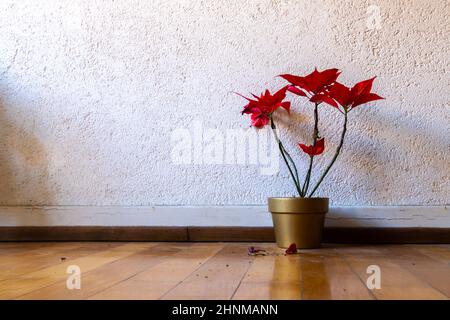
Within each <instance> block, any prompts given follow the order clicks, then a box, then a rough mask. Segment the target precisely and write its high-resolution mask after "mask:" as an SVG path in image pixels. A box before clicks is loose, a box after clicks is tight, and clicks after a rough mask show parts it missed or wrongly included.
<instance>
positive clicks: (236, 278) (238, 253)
mask: <svg viewBox="0 0 450 320" xmlns="http://www.w3.org/2000/svg"><path fill="white" fill-rule="evenodd" d="M247 247H248V245H246V244H227V245H226V246H225V247H224V248H223V249H222V250H220V251H219V252H218V253H217V254H216V255H215V256H214V257H212V258H211V259H209V260H208V261H207V262H206V263H205V264H204V265H203V266H201V267H200V268H199V269H198V270H197V271H196V272H194V273H193V274H191V275H190V276H189V277H188V278H187V279H186V280H184V281H183V282H182V283H180V284H179V285H178V286H176V287H175V288H174V289H172V290H170V291H169V292H168V293H167V294H166V295H165V296H163V299H175V300H178V299H199V300H217V299H223V300H228V299H231V297H232V296H233V294H234V292H235V291H236V289H237V288H238V286H239V284H240V282H241V280H242V278H243V277H244V275H245V273H246V272H247V270H248V268H249V266H250V263H251V261H252V257H249V256H248V255H247Z"/></svg>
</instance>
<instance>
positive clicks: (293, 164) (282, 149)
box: [270, 117, 302, 196]
mask: <svg viewBox="0 0 450 320" xmlns="http://www.w3.org/2000/svg"><path fill="white" fill-rule="evenodd" d="M270 126H271V128H272V132H273V135H274V136H275V140H276V141H277V143H278V148H279V149H280V153H281V156H282V157H283V160H284V162H285V163H286V166H287V167H288V169H289V173H290V174H291V177H292V180H294V185H295V188H296V189H297V192H298V194H299V195H300V196H302V192H301V190H300V182H299V179H298V171H297V167H296V166H295V163H294V161H293V160H292V157H291V156H290V155H289V153H288V152H287V151H286V149H285V148H284V146H283V143H282V142H281V140H280V138H279V137H278V134H277V131H276V129H277V128H276V126H275V122H274V121H273V118H272V117H270ZM287 157H289V161H290V162H291V164H292V166H293V167H294V171H295V175H294V172H293V171H292V169H291V166H290V165H289V162H288V159H287Z"/></svg>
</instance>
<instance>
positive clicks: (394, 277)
mask: <svg viewBox="0 0 450 320" xmlns="http://www.w3.org/2000/svg"><path fill="white" fill-rule="evenodd" d="M384 248H385V246H377V247H372V248H371V249H370V251H368V250H367V248H362V250H361V251H358V248H353V249H352V250H346V249H345V248H344V249H337V250H338V252H340V254H342V256H343V257H344V259H345V260H346V261H347V262H348V263H349V265H350V266H351V267H352V269H353V270H354V271H355V272H356V273H357V274H358V275H359V277H360V279H361V281H363V282H367V279H368V277H369V276H370V274H368V273H367V268H368V267H369V266H371V265H376V266H379V267H380V270H381V288H380V289H372V290H371V292H372V294H373V295H374V296H375V297H376V298H377V299H382V300H393V299H395V300H415V299H446V297H445V295H443V294H442V293H441V292H439V291H437V290H435V289H434V288H432V287H431V286H430V285H428V284H427V283H426V282H425V281H423V280H421V279H420V278H418V277H416V276H414V275H413V274H412V273H411V272H409V271H408V270H406V269H405V268H404V267H402V266H400V265H399V264H397V263H396V262H398V260H397V261H394V260H393V259H392V258H393V257H392V255H390V254H389V251H387V250H385V249H384ZM369 252H371V254H369ZM408 263H411V262H410V261H408Z"/></svg>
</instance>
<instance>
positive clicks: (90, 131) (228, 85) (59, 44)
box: [0, 0, 450, 205]
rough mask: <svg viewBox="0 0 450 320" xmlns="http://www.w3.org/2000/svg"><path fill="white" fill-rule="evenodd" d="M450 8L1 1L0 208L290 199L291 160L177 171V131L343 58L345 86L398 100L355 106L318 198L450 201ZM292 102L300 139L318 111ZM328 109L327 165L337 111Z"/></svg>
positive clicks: (304, 1) (327, 2)
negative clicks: (272, 169)
mask: <svg viewBox="0 0 450 320" xmlns="http://www.w3.org/2000/svg"><path fill="white" fill-rule="evenodd" d="M371 4H374V5H377V6H378V8H379V9H380V12H381V20H379V21H378V20H376V16H375V20H373V19H372V18H371V17H374V16H373V15H374V14H376V10H375V11H371V10H372V9H369V12H368V11H367V10H368V7H369V5H371ZM449 15H450V2H449V1H446V0H428V1H423V0H413V1H412V0H404V1H400V0H394V1H392V0H384V1H357V0H353V1H342V0H320V1H319V0H318V1H311V0H246V1H245V0H231V1H230V0H215V1H214V0H206V1H196V0H173V1H167V0H116V1H106V0H104V1H93V0H79V1H75V0H67V1H63V0H60V1H56V0H53V1H50V0H48V1H33V0H15V1H14V0H2V1H1V2H0V205H178V204H179V205H188V204H189V205H202V204H214V205H223V204H228V205H239V204H242V205H249V204H263V203H265V199H266V197H267V196H273V195H289V194H293V188H292V183H291V181H290V180H289V176H288V173H287V171H286V169H285V168H284V167H283V166H282V167H281V168H282V169H281V172H280V173H279V174H278V175H277V176H265V175H261V174H260V168H258V166H255V165H247V166H242V165H225V164H218V165H211V164H209V165H207V164H203V165H201V164H192V165H176V164H174V163H173V159H172V157H171V152H172V149H173V147H174V145H173V143H171V137H172V135H173V132H174V130H177V129H178V130H179V129H181V128H183V127H186V128H191V129H192V126H193V123H194V122H195V121H196V120H197V121H199V123H201V124H202V125H203V127H204V128H210V129H214V128H215V129H219V133H224V132H225V131H226V130H227V129H233V128H246V127H247V126H248V124H249V120H248V119H247V118H244V117H241V116H240V114H239V112H240V110H241V106H242V105H243V101H242V99H240V98H239V97H237V96H235V95H233V94H231V93H230V92H231V91H240V92H243V93H247V92H248V91H252V92H255V93H259V91H261V90H262V89H264V88H265V86H268V87H270V88H272V89H275V88H276V87H278V86H280V85H281V84H282V83H283V82H282V81H281V80H279V79H275V78H274V76H275V75H277V74H280V73H285V72H291V73H304V72H307V71H310V70H311V69H312V68H313V67H314V66H317V67H319V68H321V69H323V68H327V67H338V68H340V69H341V70H342V71H343V76H342V79H341V80H343V81H344V82H345V83H347V84H352V83H354V82H355V81H358V80H362V79H366V78H368V77H370V76H372V75H377V76H378V79H377V81H376V84H375V88H374V89H375V91H376V92H377V93H379V94H380V95H382V96H384V97H386V100H385V101H381V102H377V103H376V104H375V105H368V106H364V107H361V108H360V110H358V111H355V112H354V113H352V114H351V116H352V117H351V122H350V128H349V129H350V133H349V135H348V140H347V144H346V146H345V149H346V150H345V153H344V155H343V156H342V157H341V158H340V159H339V161H338V163H337V165H336V166H335V168H334V171H333V172H332V173H331V174H330V175H329V177H328V179H327V180H326V183H324V184H323V186H322V187H321V189H320V192H319V193H318V194H320V195H327V196H329V197H330V198H331V199H332V202H333V204H334V205H443V204H447V203H448V199H449V194H450V190H449V189H450V188H449V180H450V177H449V174H450V159H449V154H450V141H449V131H450V130H449V129H450V128H449V127H450V116H449V115H450V113H449V111H450V109H449V108H450V104H449V101H450V94H449V92H450V90H449V87H450V86H449V85H450V83H449V66H450V61H449V57H450V48H449V45H450V43H449V41H448V37H449V34H450V24H449V23H448V19H449ZM374 22H375V25H376V26H379V27H380V28H375V29H373V28H371V26H374ZM377 22H379V23H380V24H377ZM297 101H298V100H297ZM294 110H295V114H294V115H293V116H292V119H293V120H295V121H297V122H296V123H292V124H291V125H290V126H289V128H288V127H287V126H284V129H289V130H288V131H287V132H285V133H284V134H283V136H284V137H285V138H287V139H288V140H289V141H290V148H292V149H294V148H295V142H297V141H300V140H302V141H303V140H304V139H306V138H307V137H309V135H310V133H309V130H310V129H311V123H310V120H311V108H310V107H309V106H307V105H306V104H305V103H303V102H298V103H296V105H295V107H294ZM322 118H323V119H326V118H329V119H330V122H329V123H330V125H329V126H326V125H325V124H324V125H323V126H322V127H323V135H324V136H325V137H326V138H327V139H328V144H327V146H328V152H327V153H326V154H325V155H324V156H323V157H322V158H325V159H322V160H327V159H328V160H329V158H330V155H331V152H330V151H331V149H333V148H334V147H335V146H336V143H337V136H338V132H339V130H340V125H339V122H340V120H341V118H340V117H339V114H337V113H336V112H334V111H333V110H331V109H328V112H326V113H324V114H323V115H322ZM285 119H286V118H283V119H282V120H285ZM293 153H295V154H296V159H298V160H299V161H305V160H306V158H305V156H304V155H301V154H300V152H293ZM280 164H281V163H280ZM301 167H302V168H303V169H304V167H305V165H302V166H301Z"/></svg>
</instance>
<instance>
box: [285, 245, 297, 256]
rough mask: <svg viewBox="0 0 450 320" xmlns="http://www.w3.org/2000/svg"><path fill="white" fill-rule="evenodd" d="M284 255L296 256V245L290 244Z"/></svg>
mask: <svg viewBox="0 0 450 320" xmlns="http://www.w3.org/2000/svg"><path fill="white" fill-rule="evenodd" d="M285 253H286V254H296V253H297V245H296V244H295V243H291V245H290V246H289V248H287V249H286V252H285Z"/></svg>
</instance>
